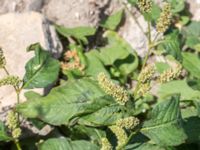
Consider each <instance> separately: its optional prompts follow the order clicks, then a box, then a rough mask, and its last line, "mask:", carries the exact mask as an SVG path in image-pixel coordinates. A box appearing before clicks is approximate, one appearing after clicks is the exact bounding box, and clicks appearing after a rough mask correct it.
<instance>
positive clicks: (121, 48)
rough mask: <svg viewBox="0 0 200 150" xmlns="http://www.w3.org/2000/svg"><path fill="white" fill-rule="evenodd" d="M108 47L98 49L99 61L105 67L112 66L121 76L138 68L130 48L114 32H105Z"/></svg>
mask: <svg viewBox="0 0 200 150" xmlns="http://www.w3.org/2000/svg"><path fill="white" fill-rule="evenodd" d="M105 37H106V38H107V40H108V45H107V46H106V47H103V48H101V49H100V55H99V56H100V59H101V60H102V61H103V63H104V64H105V65H113V66H115V67H116V68H118V69H119V71H120V72H121V73H122V74H123V75H127V74H130V73H131V72H133V71H134V70H135V69H136V68H137V66H138V57H137V54H136V53H135V52H134V50H133V49H132V47H131V46H130V45H129V44H128V43H127V42H126V41H125V40H123V39H122V38H121V37H120V36H119V35H118V34H117V33H116V32H113V31H107V32H106V33H105Z"/></svg>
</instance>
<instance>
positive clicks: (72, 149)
mask: <svg viewBox="0 0 200 150" xmlns="http://www.w3.org/2000/svg"><path fill="white" fill-rule="evenodd" d="M39 150H100V148H99V147H98V146H97V145H95V144H92V143H90V142H87V141H83V140H79V141H71V140H68V139H66V138H52V139H48V140H47V141H45V142H44V143H42V144H39Z"/></svg>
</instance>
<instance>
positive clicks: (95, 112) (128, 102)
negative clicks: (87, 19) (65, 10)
mask: <svg viewBox="0 0 200 150" xmlns="http://www.w3.org/2000/svg"><path fill="white" fill-rule="evenodd" d="M128 2H129V4H131V5H133V6H135V7H136V8H137V9H138V10H140V12H141V14H142V15H143V16H144V18H145V20H146V22H147V25H148V29H147V33H145V34H146V37H147V41H148V45H147V51H148V52H147V54H146V56H145V57H144V58H141V57H140V56H138V55H137V53H136V51H135V50H133V48H132V47H131V46H130V45H129V44H128V43H127V42H126V41H125V40H124V39H123V38H121V37H120V36H119V35H118V33H117V29H118V28H119V27H120V23H121V21H122V18H123V16H124V14H125V13H126V12H128V15H131V17H132V18H133V19H134V20H135V21H136V23H139V22H138V21H137V19H136V17H135V16H134V15H133V14H132V13H131V11H130V7H128V6H127V3H122V4H123V6H124V10H120V11H118V12H116V13H115V14H113V15H111V16H109V17H108V18H107V19H106V20H103V21H102V22H101V23H100V25H99V28H98V29H100V31H101V32H103V33H102V35H103V36H101V35H99V34H95V33H96V32H97V29H96V28H92V27H76V28H66V27H63V26H58V25H56V26H55V27H56V30H57V32H58V34H59V35H60V36H61V37H62V38H64V39H65V40H67V43H68V44H65V45H64V47H65V48H66V49H68V50H67V51H66V52H64V55H63V58H61V61H60V62H59V61H58V60H56V59H54V58H53V57H52V56H51V55H50V54H49V53H48V52H47V51H45V50H44V49H43V48H42V47H41V46H40V44H38V43H36V44H33V45H31V46H30V47H28V51H30V50H33V51H34V52H35V56H34V57H33V58H32V59H31V60H29V61H28V62H27V64H26V74H25V76H24V78H23V80H20V79H19V78H18V77H15V76H12V75H10V74H9V73H8V71H7V69H6V59H5V57H4V56H3V51H0V67H1V69H3V70H4V71H5V72H6V73H7V75H8V76H7V77H5V78H3V79H1V80H0V86H5V85H11V86H13V87H14V88H15V91H16V95H17V105H16V106H15V107H14V108H13V110H12V111H11V112H10V113H9V114H8V116H7V118H8V119H7V123H6V124H5V125H4V123H3V122H0V141H4V143H2V144H0V148H1V147H2V148H5V145H6V143H5V142H9V144H10V143H11V141H14V143H15V145H16V146H15V147H16V148H17V149H18V150H20V149H26V150H33V149H39V150H114V149H116V150H155V149H157V150H182V149H190V150H195V149H198V148H199V140H200V139H199V136H200V124H199V123H200V118H199V116H200V102H199V98H200V80H199V77H200V68H199V66H200V58H199V56H198V54H199V43H200V42H199V35H200V34H199V32H198V31H199V27H198V25H199V24H200V23H199V22H194V21H190V20H188V21H184V23H183V20H182V19H183V18H184V17H185V19H186V18H187V16H186V12H185V9H184V8H185V2H184V1H183V0H181V1H176V0H168V1H167V3H164V4H163V5H162V7H161V8H160V7H159V6H158V5H156V4H155V2H153V1H151V0H128ZM186 20H187V19H186ZM177 24H178V25H177ZM180 24H181V26H180ZM139 26H140V28H142V26H141V25H139ZM152 28H155V29H156V32H157V33H156V35H155V36H153V35H152V34H151V33H152V32H151V31H152ZM142 30H143V31H145V30H144V29H142ZM100 31H99V32H100ZM97 35H98V38H96V39H97V40H95V38H94V37H96V36H97ZM88 37H93V38H94V39H93V40H94V41H93V42H90V40H89V38H88ZM86 50H87V51H86ZM152 57H162V58H163V60H164V61H153V62H151V61H150V62H149V58H152ZM55 81H57V82H55ZM53 83H54V85H53V88H52V89H51V91H50V92H49V93H48V94H47V95H46V96H42V95H39V94H38V93H35V92H33V91H28V92H26V93H25V96H26V98H27V101H26V102H23V103H20V97H19V96H20V93H21V90H23V89H29V90H32V89H35V88H46V87H48V86H49V85H52V84H53ZM155 88H156V89H157V90H156V91H155V90H154V89H155ZM22 117H23V118H26V119H27V120H28V121H29V122H31V123H32V124H33V125H34V126H35V127H36V128H38V129H40V128H43V127H44V126H45V125H50V126H51V128H52V132H51V133H49V134H47V135H46V136H38V135H34V134H33V135H32V138H31V139H28V140H27V139H24V137H23V130H22V132H21V129H20V122H21V118H22ZM20 135H21V137H20ZM188 147H189V148H188Z"/></svg>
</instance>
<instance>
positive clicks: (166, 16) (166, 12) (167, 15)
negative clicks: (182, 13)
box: [156, 3, 172, 33]
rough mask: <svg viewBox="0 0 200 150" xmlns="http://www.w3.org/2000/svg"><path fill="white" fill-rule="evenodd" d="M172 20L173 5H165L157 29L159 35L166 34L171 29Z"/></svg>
mask: <svg viewBox="0 0 200 150" xmlns="http://www.w3.org/2000/svg"><path fill="white" fill-rule="evenodd" d="M171 18H172V13H171V5H170V4H169V3H165V4H164V7H163V10H162V12H161V14H160V17H159V19H158V21H157V26H156V28H157V31H158V32H159V33H164V32H165V31H166V30H167V29H168V28H169V26H170V23H171Z"/></svg>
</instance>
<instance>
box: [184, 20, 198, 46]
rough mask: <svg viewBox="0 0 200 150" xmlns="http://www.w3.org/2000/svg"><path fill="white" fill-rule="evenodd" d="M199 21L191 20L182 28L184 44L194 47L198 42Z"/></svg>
mask: <svg viewBox="0 0 200 150" xmlns="http://www.w3.org/2000/svg"><path fill="white" fill-rule="evenodd" d="M199 26H200V22H199V21H192V22H191V23H190V24H189V25H188V26H187V27H184V28H183V35H184V36H185V38H186V45H187V46H188V47H190V48H195V46H196V45H198V44H199V43H200V28H199Z"/></svg>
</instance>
